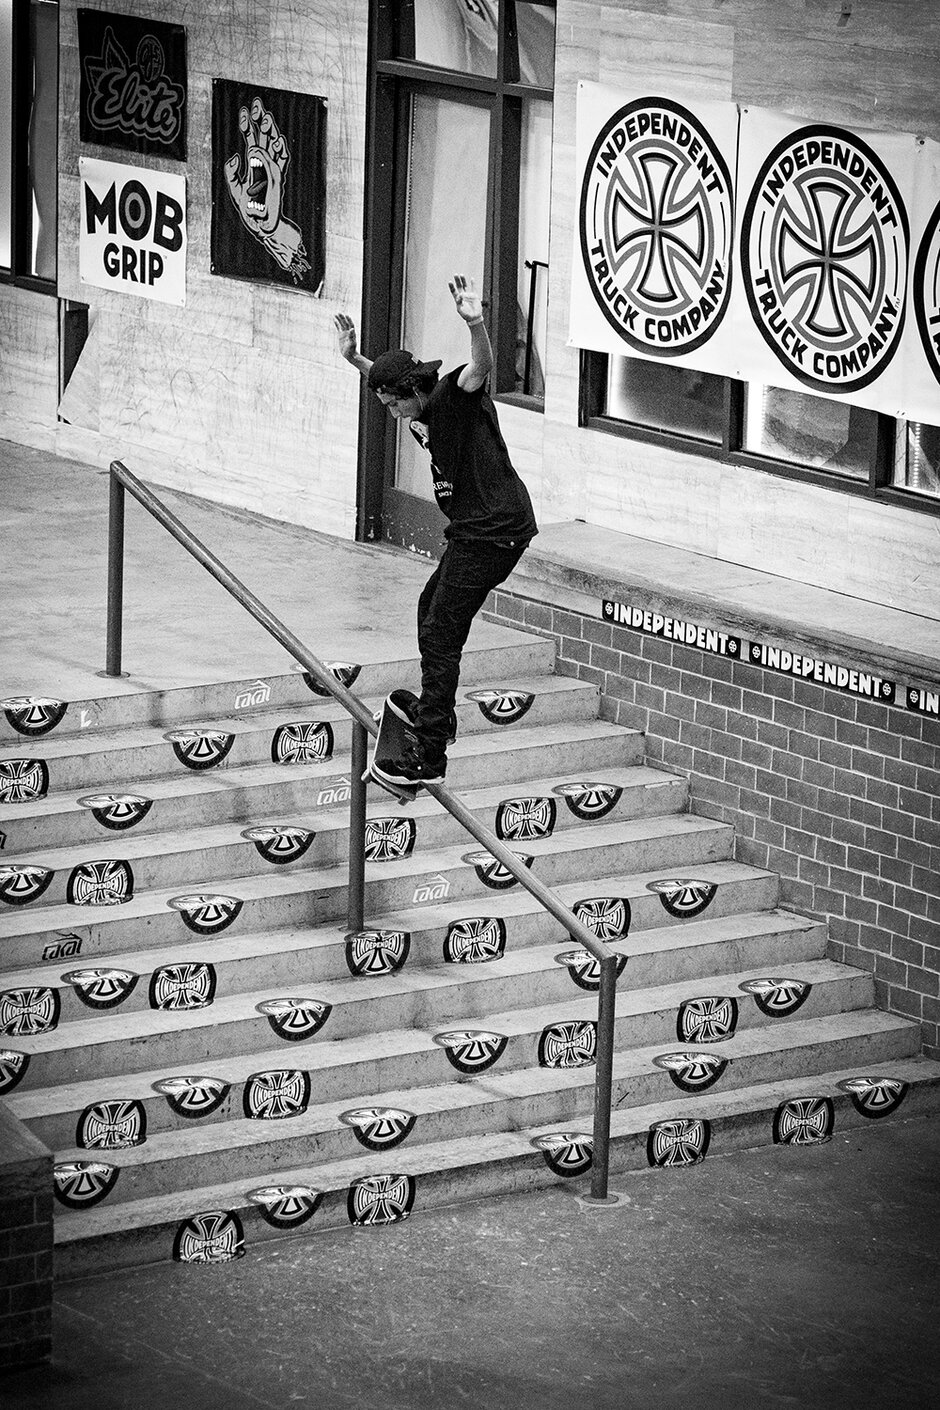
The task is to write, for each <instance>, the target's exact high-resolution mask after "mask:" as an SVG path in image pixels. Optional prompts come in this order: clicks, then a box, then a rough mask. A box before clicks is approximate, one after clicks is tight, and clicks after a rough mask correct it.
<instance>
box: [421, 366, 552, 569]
mask: <svg viewBox="0 0 940 1410" xmlns="http://www.w3.org/2000/svg"><path fill="white" fill-rule="evenodd" d="M462 370H463V369H462V368H460V367H457V368H455V369H454V370H453V372H448V373H447V374H446V375H445V376H444V377H442V378H441V379H440V381H439V382H438V383H437V385H436V386H435V388H434V390H433V391H432V392H431V395H430V397H429V398H428V400H427V403H426V405H425V408H424V415H423V417H422V419H421V420H420V421H412V422H411V432H412V435H413V436H414V437H415V439H416V440H417V441H418V442H419V444H420V445H423V446H424V447H425V448H426V449H427V450H428V451H429V452H430V456H431V474H432V476H433V485H434V497H435V499H436V500H437V503H438V505H439V507H440V509H441V510H442V511H443V513H444V514H446V515H447V518H448V519H449V520H450V523H449V525H448V526H447V528H446V529H445V530H444V536H445V538H450V539H486V540H487V541H488V542H490V543H497V544H500V543H503V544H510V543H515V544H520V543H528V541H529V539H531V538H533V537H534V536H535V535H536V534H537V533H538V527H537V525H536V522H535V515H534V514H533V512H532V501H531V500H530V499H529V492H528V490H527V489H526V487H525V485H524V484H523V483H522V481H521V480H520V478H519V476H518V475H517V474H516V471H515V470H514V469H513V466H512V462H511V460H510V459H509V452H508V450H507V449H506V443H505V441H504V440H503V437H502V433H501V431H500V429H499V422H498V421H497V419H496V408H495V406H494V405H493V402H492V399H491V398H490V397H489V395H488V394H487V392H486V391H485V390H484V388H483V387H479V388H478V389H477V390H476V391H475V392H464V391H461V389H460V387H458V385H457V378H458V377H459V376H460V373H461V371H462Z"/></svg>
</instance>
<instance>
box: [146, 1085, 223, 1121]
mask: <svg viewBox="0 0 940 1410" xmlns="http://www.w3.org/2000/svg"><path fill="white" fill-rule="evenodd" d="M231 1085H232V1084H231V1083H230V1082H223V1080H222V1078H221V1077H161V1078H160V1081H159V1082H154V1084H153V1090H154V1091H155V1092H159V1094H160V1096H161V1097H166V1099H167V1102H168V1103H169V1107H170V1110H171V1111H172V1112H173V1113H174V1115H176V1116H182V1117H185V1119H186V1120H187V1121H196V1120H198V1119H199V1117H201V1116H211V1115H212V1113H213V1112H214V1111H218V1109H219V1107H220V1106H221V1105H222V1103H223V1102H224V1101H225V1098H226V1097H227V1096H228V1094H229V1092H230V1091H231Z"/></svg>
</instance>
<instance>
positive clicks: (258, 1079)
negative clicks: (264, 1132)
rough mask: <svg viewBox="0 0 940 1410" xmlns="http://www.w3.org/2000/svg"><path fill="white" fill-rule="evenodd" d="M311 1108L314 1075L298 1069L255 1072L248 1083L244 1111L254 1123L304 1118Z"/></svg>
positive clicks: (243, 1097) (248, 1079)
mask: <svg viewBox="0 0 940 1410" xmlns="http://www.w3.org/2000/svg"><path fill="white" fill-rule="evenodd" d="M309 1104H310V1073H309V1072H304V1071H302V1069H300V1068H298V1067H292V1068H283V1069H281V1070H280V1071H275V1072H253V1073H252V1074H251V1076H250V1077H248V1078H246V1079H245V1091H244V1094H243V1096H242V1109H243V1110H244V1113H245V1115H246V1116H248V1117H250V1118H251V1120H252V1121H283V1120H285V1119H287V1118H289V1117H291V1116H303V1114H304V1112H305V1111H306V1110H307V1107H308V1106H309Z"/></svg>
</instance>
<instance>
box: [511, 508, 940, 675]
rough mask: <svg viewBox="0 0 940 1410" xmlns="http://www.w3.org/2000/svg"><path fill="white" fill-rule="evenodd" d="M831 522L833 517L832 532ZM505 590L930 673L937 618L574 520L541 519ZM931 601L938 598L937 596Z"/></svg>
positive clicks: (936, 653)
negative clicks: (687, 621) (650, 613)
mask: <svg viewBox="0 0 940 1410" xmlns="http://www.w3.org/2000/svg"><path fill="white" fill-rule="evenodd" d="M838 532H839V526H838V524H834V525H833V533H834V534H837V533H838ZM505 588H506V589H507V590H509V591H511V592H517V593H521V594H523V595H525V596H532V597H535V598H538V599H539V600H540V601H543V602H551V603H553V604H554V605H555V606H558V607H563V608H564V607H568V608H571V609H572V610H573V611H580V612H587V613H589V614H590V615H596V616H599V611H600V602H601V601H602V600H603V599H604V598H610V599H612V600H615V601H623V600H626V599H629V600H630V602H631V603H634V604H635V605H637V606H640V607H644V608H647V607H649V608H656V610H658V611H662V612H665V613H666V614H668V615H671V616H676V617H679V618H689V617H692V618H694V619H695V620H696V621H700V622H701V623H702V624H703V625H705V626H718V627H721V628H722V629H724V630H726V631H730V632H732V633H734V634H735V635H741V636H748V635H757V636H760V637H761V638H766V637H767V636H768V635H772V636H776V637H778V638H780V639H781V640H782V641H783V642H784V644H786V645H788V646H792V645H794V644H800V645H802V644H805V645H807V646H808V647H810V651H809V653H808V654H810V655H814V656H823V657H831V656H832V655H833V654H839V655H846V656H848V657H850V658H851V660H852V661H853V662H867V663H871V664H872V665H874V666H876V667H877V668H878V669H879V671H880V672H881V673H885V674H888V675H891V674H892V673H896V672H897V671H898V668H899V667H902V668H904V669H906V670H907V671H910V672H913V673H915V674H916V675H918V677H921V678H926V679H927V680H928V681H938V682H940V620H938V619H936V618H932V617H919V616H916V615H914V614H913V613H909V612H899V611H897V610H896V609H894V608H891V607H883V606H879V605H878V604H875V603H871V602H863V601H862V600H861V599H859V598H856V597H848V596H845V595H843V594H841V593H835V592H829V591H827V590H826V589H824V588H816V587H810V586H808V585H807V584H805V583H798V582H793V581H791V580H790V579H788V578H780V577H776V576H775V575H773V574H771V573H761V572H758V571H757V570H755V569H753V568H744V567H740V566H739V565H737V564H734V563H725V562H721V561H719V560H717V559H714V558H706V557H705V556H703V555H702V554H697V553H689V552H686V551H685V550H683V549H677V548H670V547H668V546H667V545H665V544H659V543H652V542H650V540H648V539H640V538H634V537H632V536H631V535H629V534H620V533H616V532H615V531H613V530H612V529H601V528H598V527H596V526H595V525H593V524H584V523H582V522H580V521H579V520H575V521H573V522H570V523H565V524H549V525H547V526H546V527H544V528H543V529H542V530H541V531H540V533H539V536H538V538H536V539H535V540H534V542H533V544H532V547H531V548H530V549H529V551H528V552H527V553H526V555H525V557H524V558H523V559H522V562H521V563H520V565H519V567H518V568H517V569H516V571H515V573H514V574H513V575H512V577H511V578H510V579H509V581H508V582H507V583H506V584H505ZM938 611H940V604H938Z"/></svg>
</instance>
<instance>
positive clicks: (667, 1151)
mask: <svg viewBox="0 0 940 1410" xmlns="http://www.w3.org/2000/svg"><path fill="white" fill-rule="evenodd" d="M710 1140H711V1125H710V1123H709V1122H708V1121H704V1120H702V1119H701V1118H700V1117H692V1116H684V1117H679V1118H678V1119H677V1120H673V1121H654V1123H653V1125H652V1126H651V1127H650V1129H649V1135H648V1136H647V1138H646V1159H647V1161H648V1162H649V1164H650V1165H653V1166H657V1167H658V1168H660V1169H668V1168H670V1167H671V1166H674V1165H698V1164H699V1162H700V1161H703V1160H704V1159H705V1156H706V1155H707V1153H708V1146H709V1142H710Z"/></svg>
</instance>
